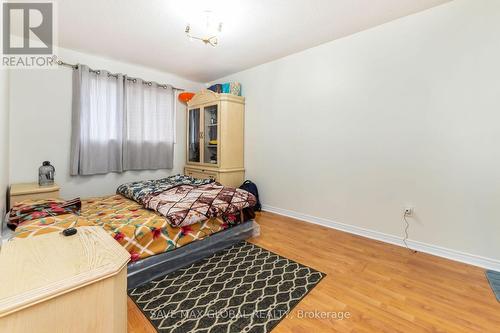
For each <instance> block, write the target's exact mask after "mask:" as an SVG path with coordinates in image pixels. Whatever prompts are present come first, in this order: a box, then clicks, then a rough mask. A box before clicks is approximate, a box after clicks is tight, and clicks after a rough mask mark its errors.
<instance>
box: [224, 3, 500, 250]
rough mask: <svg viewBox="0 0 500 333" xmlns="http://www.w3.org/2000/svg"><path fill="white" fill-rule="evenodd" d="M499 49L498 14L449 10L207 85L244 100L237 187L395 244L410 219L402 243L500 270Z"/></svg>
mask: <svg viewBox="0 0 500 333" xmlns="http://www.w3.org/2000/svg"><path fill="white" fill-rule="evenodd" d="M499 36H500V1H497V0H481V1H470V0H457V1H453V2H451V3H449V4H445V5H442V6H439V7H436V8H433V9H430V10H427V11H425V12H421V13H418V14H415V15H412V16H409V17H405V18H402V19H399V20H397V21H393V22H390V23H388V24H385V25H382V26H379V27H376V28H374V29H371V30H368V31H365V32H361V33H358V34H356V35H353V36H350V37H347V38H343V39H340V40H337V41H333V42H330V43H327V44H323V45H321V46H318V47H315V48H312V49H309V50H306V51H303V52H301V53H297V54H294V55H291V56H288V57H285V58H282V59H280V60H277V61H273V62H271V63H268V64H264V65H261V66H258V67H255V68H252V69H249V70H246V71H243V72H240V73H237V74H234V75H231V76H229V77H226V78H222V79H220V80H217V81H218V82H224V81H229V80H235V81H239V82H241V83H242V86H243V93H244V95H245V96H246V98H247V107H246V128H245V134H246V138H245V145H246V155H245V161H246V169H247V178H249V179H252V180H254V181H255V182H256V183H257V185H258V186H259V192H260V193H262V200H263V203H264V204H265V205H267V206H268V208H269V207H270V208H271V209H273V210H276V211H281V212H285V213H287V212H288V213H293V214H295V213H294V212H298V213H300V214H306V215H310V216H312V217H317V218H322V219H324V220H321V221H323V222H325V221H326V223H329V222H328V221H330V222H331V223H332V224H333V221H336V222H340V223H346V224H348V225H351V226H354V227H359V228H365V229H369V230H374V231H378V232H381V233H384V234H388V235H394V236H397V237H400V236H401V235H402V230H403V228H402V223H401V213H402V210H403V208H404V207H405V206H406V205H412V206H414V207H415V214H416V215H415V218H413V219H411V229H410V238H411V239H412V240H415V241H419V242H424V243H427V244H431V245H438V246H441V247H445V248H449V249H452V250H458V251H463V252H466V253H468V254H474V255H479V256H484V257H487V258H493V259H497V260H498V259H500V209H499V208H500V148H499V143H500V39H499ZM313 219H314V218H313ZM332 241H335V240H332Z"/></svg>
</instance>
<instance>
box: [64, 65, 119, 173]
mask: <svg viewBox="0 0 500 333" xmlns="http://www.w3.org/2000/svg"><path fill="white" fill-rule="evenodd" d="M123 100H124V91H123V76H122V75H120V74H118V75H113V76H112V75H110V73H109V72H107V71H102V70H101V71H91V70H90V69H89V67H87V66H85V65H79V66H78V68H77V69H76V70H74V72H73V118H72V138H71V166H70V167H71V170H70V173H71V175H93V174H102V173H108V172H121V171H123Z"/></svg>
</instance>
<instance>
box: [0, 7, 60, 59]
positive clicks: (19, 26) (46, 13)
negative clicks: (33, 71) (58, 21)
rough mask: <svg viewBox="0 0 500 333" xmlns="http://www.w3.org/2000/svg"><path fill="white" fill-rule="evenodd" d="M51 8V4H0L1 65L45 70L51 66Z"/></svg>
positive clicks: (52, 31)
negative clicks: (0, 27) (0, 19)
mask: <svg viewBox="0 0 500 333" xmlns="http://www.w3.org/2000/svg"><path fill="white" fill-rule="evenodd" d="M53 7H54V5H53V3H52V2H32V3H27V2H6V3H3V4H2V21H3V22H2V46H3V49H2V51H3V58H2V66H7V67H45V66H50V65H52V64H53V62H54V59H55V57H54V56H53V53H54V47H53V45H54V14H53V13H54V8H53ZM28 55H32V56H28Z"/></svg>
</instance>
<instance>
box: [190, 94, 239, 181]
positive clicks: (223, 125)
mask: <svg viewBox="0 0 500 333" xmlns="http://www.w3.org/2000/svg"><path fill="white" fill-rule="evenodd" d="M244 129H245V98H244V97H241V96H235V95H231V94H218V93H215V92H212V91H210V90H202V91H201V92H200V93H198V94H196V95H194V96H193V98H192V99H191V100H190V101H189V102H188V107H187V140H186V141H187V149H186V152H187V154H186V166H185V168H184V173H185V174H186V175H188V176H192V177H195V178H211V179H214V180H216V181H217V182H219V183H221V184H223V185H226V186H233V187H239V186H240V185H241V184H242V183H243V181H244V180H245V169H244V152H243V151H244V149H243V144H244V142H243V141H244Z"/></svg>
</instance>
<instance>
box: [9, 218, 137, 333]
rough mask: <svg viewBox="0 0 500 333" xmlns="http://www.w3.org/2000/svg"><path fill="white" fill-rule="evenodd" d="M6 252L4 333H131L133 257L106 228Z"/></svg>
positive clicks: (19, 244) (20, 244)
mask: <svg viewBox="0 0 500 333" xmlns="http://www.w3.org/2000/svg"><path fill="white" fill-rule="evenodd" d="M77 230H78V232H77V233H76V234H75V235H72V236H67V237H66V236H63V235H62V233H60V232H52V233H49V234H44V235H39V236H36V237H30V238H22V239H13V240H10V241H8V242H7V243H6V244H4V245H3V247H2V251H0V272H2V273H1V274H0V332H10V333H17V332H19V333H21V332H73V333H80V332H81V333H86V332H95V333H123V332H127V263H128V261H129V260H130V254H129V253H128V252H127V251H126V250H125V249H124V248H123V247H122V246H121V245H120V244H118V242H117V241H115V240H114V239H113V238H112V237H111V236H110V235H109V234H108V233H107V232H106V231H104V229H102V228H101V227H78V228H77Z"/></svg>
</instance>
